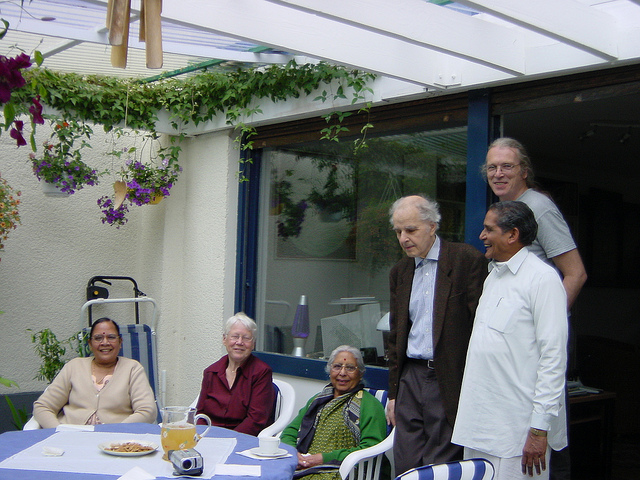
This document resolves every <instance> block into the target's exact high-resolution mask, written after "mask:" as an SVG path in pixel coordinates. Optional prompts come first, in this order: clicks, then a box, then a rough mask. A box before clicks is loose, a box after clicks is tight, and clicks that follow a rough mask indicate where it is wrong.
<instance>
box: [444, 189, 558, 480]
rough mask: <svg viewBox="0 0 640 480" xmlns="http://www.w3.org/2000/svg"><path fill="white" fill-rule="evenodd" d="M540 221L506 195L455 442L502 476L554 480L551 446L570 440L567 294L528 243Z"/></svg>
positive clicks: (491, 237) (494, 228)
mask: <svg viewBox="0 0 640 480" xmlns="http://www.w3.org/2000/svg"><path fill="white" fill-rule="evenodd" d="M536 232H537V223H536V221H535V218H534V215H533V212H532V211H531V209H530V208H529V207H528V206H527V205H526V204H525V203H523V202H518V201H505V202H498V203H495V204H493V205H491V207H489V211H488V212H487V215H486V217H485V220H484V229H483V230H482V233H481V234H480V239H481V240H482V241H483V242H484V245H485V248H486V249H487V250H486V253H485V256H486V257H487V258H489V259H491V260H492V261H491V263H490V265H489V270H490V272H489V276H488V277H487V279H486V280H485V282H484V287H483V291H482V296H481V297H480V302H479V305H478V308H477V310H476V316H475V320H474V326H473V332H472V334H471V340H470V343H469V350H468V352H467V360H466V366H465V372H464V378H463V381H462V391H461V394H460V403H459V405H458V415H457V417H456V423H455V427H454V431H453V437H452V442H453V443H456V444H458V445H462V446H463V447H464V456H465V458H473V457H484V458H488V459H489V460H490V461H492V462H493V463H494V467H495V468H496V476H495V479H496V480H507V479H521V478H522V475H523V473H526V474H528V475H530V476H533V474H534V473H535V474H536V475H538V476H539V478H541V479H547V478H548V477H549V473H548V470H547V468H546V467H547V463H548V457H549V454H550V449H553V450H560V449H562V448H564V447H565V446H566V445H567V425H566V415H565V412H564V409H565V405H564V389H565V371H566V361H567V355H566V344H567V331H568V326H567V323H568V322H567V307H566V305H567V295H566V292H565V289H564V287H563V285H562V282H561V280H560V277H559V276H558V274H557V272H556V271H555V270H554V269H553V268H552V267H551V266H549V265H547V264H546V263H544V262H543V261H542V260H540V259H539V258H538V257H536V256H535V255H534V254H533V253H532V252H530V251H529V250H528V249H527V248H526V247H527V245H531V243H532V242H533V240H534V239H535V238H536Z"/></svg>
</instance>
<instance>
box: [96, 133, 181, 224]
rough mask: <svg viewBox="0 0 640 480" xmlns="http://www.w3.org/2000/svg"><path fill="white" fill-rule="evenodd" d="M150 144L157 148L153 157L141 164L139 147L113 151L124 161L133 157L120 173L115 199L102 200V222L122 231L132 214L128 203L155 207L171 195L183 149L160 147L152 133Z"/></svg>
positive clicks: (170, 146)
mask: <svg viewBox="0 0 640 480" xmlns="http://www.w3.org/2000/svg"><path fill="white" fill-rule="evenodd" d="M149 140H150V141H151V142H148V143H147V144H152V145H155V147H154V148H156V147H157V149H155V153H154V154H153V155H152V158H150V159H148V160H146V161H142V160H141V159H140V158H138V157H137V156H135V155H136V153H137V148H136V147H133V148H130V149H127V150H123V151H114V152H112V153H111V154H112V155H114V156H116V157H118V158H121V157H122V156H123V155H126V156H130V155H134V157H133V158H131V157H129V158H127V159H126V160H125V165H124V167H123V168H122V171H121V180H117V181H116V182H115V183H114V186H113V188H114V197H113V198H111V197H102V198H101V199H100V200H98V206H99V207H100V209H101V211H102V223H108V224H111V225H115V226H116V227H117V228H120V227H121V226H122V225H124V224H125V223H126V222H127V218H126V214H127V213H128V212H129V208H128V206H127V202H128V203H130V204H131V205H138V206H142V205H155V204H157V203H159V202H160V201H161V200H162V199H163V198H164V197H168V196H169V195H170V191H171V188H173V186H174V185H175V183H176V182H177V181H178V177H179V175H180V172H181V171H182V167H181V166H180V165H179V164H178V156H179V154H180V151H181V148H180V146H178V145H174V144H173V143H171V144H170V145H168V146H163V145H160V146H158V142H157V135H156V134H149V135H148V137H147V138H146V139H145V142H146V141H149Z"/></svg>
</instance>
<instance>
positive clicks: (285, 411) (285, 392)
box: [258, 378, 296, 437]
mask: <svg viewBox="0 0 640 480" xmlns="http://www.w3.org/2000/svg"><path fill="white" fill-rule="evenodd" d="M273 383H274V385H275V386H276V387H277V394H276V404H275V407H274V419H275V420H274V422H273V423H272V424H271V425H269V426H268V427H265V428H264V429H263V430H262V431H261V432H260V433H259V434H258V437H279V436H280V434H281V433H282V431H283V430H284V429H285V428H286V426H287V425H289V422H290V421H291V419H292V418H293V413H294V412H293V408H294V405H295V403H296V392H295V390H294V389H293V387H292V386H291V384H290V383H288V382H285V381H284V380H279V379H277V378H274V379H273Z"/></svg>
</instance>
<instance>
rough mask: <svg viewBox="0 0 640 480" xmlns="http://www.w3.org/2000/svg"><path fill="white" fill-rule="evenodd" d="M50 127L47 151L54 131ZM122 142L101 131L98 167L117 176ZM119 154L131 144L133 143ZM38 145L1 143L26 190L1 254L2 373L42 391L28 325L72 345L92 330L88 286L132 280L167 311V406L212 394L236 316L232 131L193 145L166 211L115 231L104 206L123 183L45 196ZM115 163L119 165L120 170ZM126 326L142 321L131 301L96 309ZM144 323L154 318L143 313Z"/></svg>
mask: <svg viewBox="0 0 640 480" xmlns="http://www.w3.org/2000/svg"><path fill="white" fill-rule="evenodd" d="M47 130H48V129H47V128H42V127H41V128H40V130H39V132H38V142H37V143H38V144H41V143H42V141H43V140H45V139H46V138H47V137H48V136H49V133H48V131H47ZM110 142H111V136H110V135H105V134H104V133H103V132H102V129H101V127H96V128H95V134H94V136H93V138H92V140H91V144H92V146H93V148H92V149H91V150H88V151H87V153H86V154H85V159H86V160H87V162H88V163H89V164H91V165H95V166H98V167H100V168H110V169H112V170H117V168H118V166H119V164H117V162H115V163H114V160H113V158H112V157H109V156H107V155H105V152H106V151H110V150H111V149H112V145H111V144H110ZM118 146H125V143H124V141H121V143H119V144H118ZM29 151H30V149H29V147H21V148H19V149H18V148H16V147H15V143H14V141H13V140H12V139H11V138H10V137H9V135H8V134H7V133H5V134H3V135H2V136H0V172H1V173H2V176H3V177H4V178H5V179H7V181H8V182H9V183H10V184H11V185H12V186H13V188H14V189H17V190H21V191H22V196H21V199H22V203H21V206H20V214H21V217H22V225H20V226H19V227H18V228H17V229H16V230H14V231H13V232H12V233H11V234H10V236H9V239H8V240H7V241H6V242H5V251H3V252H2V253H0V258H1V261H0V311H4V312H5V313H4V314H2V315H0V326H1V334H0V376H4V377H8V378H11V379H13V380H15V381H17V382H18V383H19V389H15V388H13V389H11V390H9V389H7V388H6V387H3V386H0V393H5V392H9V391H11V392H17V391H36V390H42V389H43V388H44V387H45V384H44V383H43V382H39V381H36V380H34V379H33V378H34V376H35V375H36V372H37V369H38V366H39V364H40V359H39V357H37V355H36V353H35V352H34V349H33V345H32V343H31V341H30V336H29V333H28V332H27V329H29V328H30V329H33V330H35V331H38V330H41V329H42V328H45V327H49V328H51V329H52V330H53V331H54V333H56V335H58V337H59V338H66V337H69V336H70V335H72V334H73V333H75V332H77V331H78V330H80V328H82V327H84V326H85V325H86V320H83V319H81V318H80V310H81V307H82V305H83V304H84V302H85V300H86V297H85V287H86V285H87V282H88V281H89V280H90V279H91V277H93V276H96V275H110V276H116V275H117V276H130V277H133V278H134V279H135V280H136V281H137V283H138V286H139V288H140V289H141V290H142V291H143V292H144V293H146V294H147V295H148V296H149V297H152V298H154V299H156V301H157V302H158V304H159V311H158V314H159V315H158V328H157V333H158V335H157V338H158V361H159V370H166V378H167V391H166V400H167V403H172V404H185V403H186V404H188V403H190V402H191V401H192V399H193V397H195V395H196V394H197V392H198V391H199V388H200V381H201V375H202V370H203V369H204V368H205V367H206V366H207V365H209V364H211V363H212V362H213V361H215V360H217V359H218V358H219V357H220V356H221V355H222V353H223V348H222V344H221V335H222V321H223V320H224V319H225V318H227V317H228V316H230V315H232V314H233V291H234V275H235V240H236V204H237V177H236V174H235V172H236V171H237V159H238V156H239V153H238V151H237V150H236V149H235V148H234V146H233V142H232V140H231V139H230V136H229V132H228V131H223V132H219V133H215V134H207V135H201V136H199V137H194V138H190V139H186V140H185V141H184V145H183V152H182V154H181V162H180V163H181V165H182V166H183V169H184V170H183V173H182V175H181V176H180V180H179V181H178V182H177V184H176V185H175V187H174V188H173V189H172V191H171V196H170V197H169V198H166V199H164V200H163V201H162V202H160V204H158V205H155V206H144V207H137V206H133V207H131V208H130V214H129V223H128V224H127V225H125V226H124V227H122V228H121V229H119V230H118V229H116V228H115V227H113V226H109V225H103V224H102V223H101V221H100V212H99V209H98V207H97V204H96V201H97V199H98V198H99V197H101V196H102V195H108V194H111V193H112V191H113V190H112V183H113V180H114V179H115V177H105V178H104V179H103V180H102V182H101V184H100V185H98V186H95V187H86V188H85V189H83V190H81V191H79V192H77V193H75V194H74V195H72V196H70V197H68V198H50V197H45V196H44V195H43V193H42V191H41V187H40V185H39V182H38V180H37V179H36V177H35V176H34V175H33V174H32V171H31V167H30V164H29V163H28V161H27V158H28V154H29ZM114 167H115V168H114ZM109 290H110V293H111V298H116V297H118V298H121V297H130V296H132V290H131V284H130V283H129V282H114V285H113V286H112V287H109ZM102 313H104V314H105V315H110V316H113V317H114V319H116V320H119V321H120V323H132V322H133V320H134V315H133V307H132V306H130V305H126V306H122V307H117V306H100V307H94V316H93V318H94V319H95V318H98V317H97V316H96V315H100V314H102ZM141 316H142V319H143V320H146V319H148V318H149V317H150V309H149V308H148V306H147V305H145V306H143V307H141Z"/></svg>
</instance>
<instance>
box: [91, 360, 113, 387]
mask: <svg viewBox="0 0 640 480" xmlns="http://www.w3.org/2000/svg"><path fill="white" fill-rule="evenodd" d="M116 363H118V361H117V360H116V361H115V362H113V364H112V365H108V366H106V367H105V366H103V365H99V364H98V363H96V360H95V358H94V359H93V360H92V361H91V374H92V375H93V378H95V379H96V383H97V384H98V385H102V383H103V382H104V379H105V378H106V377H108V376H109V375H113V371H114V370H115V367H116ZM100 375H101V377H100V378H99V379H98V377H99V376H100Z"/></svg>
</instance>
